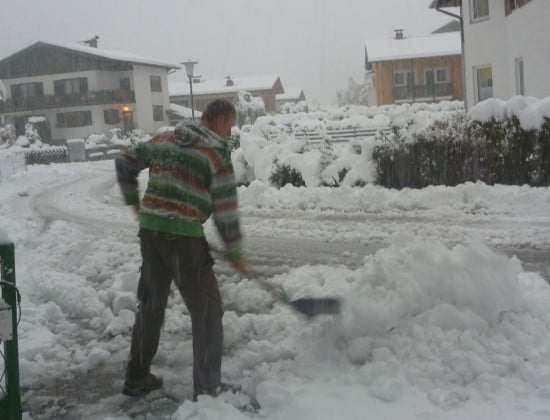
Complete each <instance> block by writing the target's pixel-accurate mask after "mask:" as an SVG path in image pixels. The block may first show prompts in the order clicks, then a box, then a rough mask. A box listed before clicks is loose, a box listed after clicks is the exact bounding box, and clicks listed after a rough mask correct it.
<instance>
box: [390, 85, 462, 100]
mask: <svg viewBox="0 0 550 420" xmlns="http://www.w3.org/2000/svg"><path fill="white" fill-rule="evenodd" d="M452 96H453V84H452V83H438V84H433V85H408V86H394V87H393V99H394V101H399V100H405V101H420V100H423V101H425V100H429V99H432V100H435V99H440V98H445V97H452Z"/></svg>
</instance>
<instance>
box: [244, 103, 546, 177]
mask: <svg viewBox="0 0 550 420" xmlns="http://www.w3.org/2000/svg"><path fill="white" fill-rule="evenodd" d="M346 136H348V137H347V139H346ZM335 138H339V139H342V138H344V142H345V143H343V147H338V148H337V147H335V145H337V144H338V145H339V146H342V143H336V142H334V141H333V140H334V139H335ZM319 139H321V140H319ZM346 140H347V142H346ZM275 162H277V163H278V164H279V166H278V167H277V166H276V165H275ZM234 163H235V166H236V169H237V177H238V179H239V181H240V182H244V183H246V182H250V181H252V180H254V179H258V180H261V181H264V182H267V181H269V180H270V179H278V178H277V177H275V178H270V174H273V173H279V172H280V171H282V170H283V169H282V168H284V171H287V172H288V174H290V173H291V171H292V170H295V171H298V172H300V174H301V176H302V179H303V180H304V182H305V185H307V186H318V185H327V186H339V185H349V186H360V185H364V184H366V183H378V184H380V185H383V186H386V187H391V188H404V187H411V188H423V187H426V186H428V185H457V184H461V183H464V182H468V181H477V180H481V181H483V182H485V183H488V184H495V183H502V184H514V185H522V184H529V185H549V184H550V98H546V99H543V100H536V99H534V98H524V97H515V98H512V99H511V100H510V101H508V102H504V101H499V100H496V99H491V100H488V101H484V102H482V103H480V104H478V105H476V107H474V108H473V109H472V110H471V111H470V112H469V113H466V112H464V109H463V106H462V104H461V103H455V102H442V103H439V104H421V103H418V104H410V105H409V104H407V105H400V106H398V105H388V106H383V107H364V106H346V107H341V108H336V109H327V110H318V111H315V112H310V113H304V112H302V113H296V114H280V115H276V116H272V117H271V116H269V117H268V116H265V117H261V118H259V119H258V120H257V121H256V123H255V124H254V125H252V126H250V127H248V128H247V129H246V130H243V131H242V133H241V148H240V149H239V150H237V151H236V152H235V155H234ZM285 166H288V168H285ZM279 184H280V182H279V181H277V183H276V185H279Z"/></svg>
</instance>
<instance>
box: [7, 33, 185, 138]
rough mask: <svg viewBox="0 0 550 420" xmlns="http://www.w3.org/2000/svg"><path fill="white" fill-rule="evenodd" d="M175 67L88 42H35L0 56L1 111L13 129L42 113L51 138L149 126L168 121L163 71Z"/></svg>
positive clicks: (20, 130)
mask: <svg viewBox="0 0 550 420" xmlns="http://www.w3.org/2000/svg"><path fill="white" fill-rule="evenodd" d="M92 45H93V43H92ZM95 45H97V39H96V40H95ZM176 68H179V66H177V65H175V64H170V63H165V62H163V61H160V60H155V59H152V58H146V57H140V56H136V55H132V54H128V53H122V52H115V51H109V50H103V49H99V48H95V47H92V46H84V45H80V44H70V43H59V42H37V43H35V44H33V45H31V46H29V47H27V48H24V49H23V50H20V51H19V52H17V53H15V54H12V55H10V56H9V57H6V58H4V59H2V60H0V79H2V80H3V82H4V85H5V86H6V98H5V104H4V109H3V113H2V116H3V117H4V118H5V120H6V123H13V124H14V126H15V128H16V132H17V134H23V133H24V129H25V123H26V121H27V120H28V118H29V117H31V116H42V117H45V118H46V119H47V121H48V122H49V125H50V128H51V136H52V139H53V140H54V141H55V140H58V141H62V140H64V139H69V138H86V137H88V136H89V135H90V134H92V133H106V132H108V131H109V130H110V129H112V128H121V129H124V130H130V129H133V128H139V129H141V130H144V131H146V132H154V131H156V130H157V129H158V128H159V127H161V126H165V125H167V123H168V119H167V115H166V110H167V109H168V108H169V100H168V77H167V75H168V72H169V71H170V70H172V69H176Z"/></svg>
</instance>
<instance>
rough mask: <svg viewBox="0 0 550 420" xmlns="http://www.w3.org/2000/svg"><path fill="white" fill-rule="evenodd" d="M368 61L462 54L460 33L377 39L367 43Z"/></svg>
mask: <svg viewBox="0 0 550 420" xmlns="http://www.w3.org/2000/svg"><path fill="white" fill-rule="evenodd" d="M365 49H366V54H367V61H369V62H371V63H372V62H376V61H390V60H400V59H406V58H422V57H441V56H446V55H458V54H461V53H462V43H461V40H460V32H446V33H440V34H430V35H427V36H422V37H414V38H403V39H393V38H392V39H376V40H369V41H367V42H366V43H365Z"/></svg>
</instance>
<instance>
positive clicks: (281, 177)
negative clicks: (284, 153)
mask: <svg viewBox="0 0 550 420" xmlns="http://www.w3.org/2000/svg"><path fill="white" fill-rule="evenodd" d="M269 182H270V183H271V184H272V185H274V186H275V187H277V188H281V187H284V186H285V185H286V184H292V185H294V186H295V187H303V186H305V185H306V183H305V182H304V179H303V178H302V174H301V173H300V172H298V171H297V170H296V169H294V168H291V167H290V166H289V165H279V163H278V162H275V168H274V169H273V172H272V173H271V176H270V177H269Z"/></svg>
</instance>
